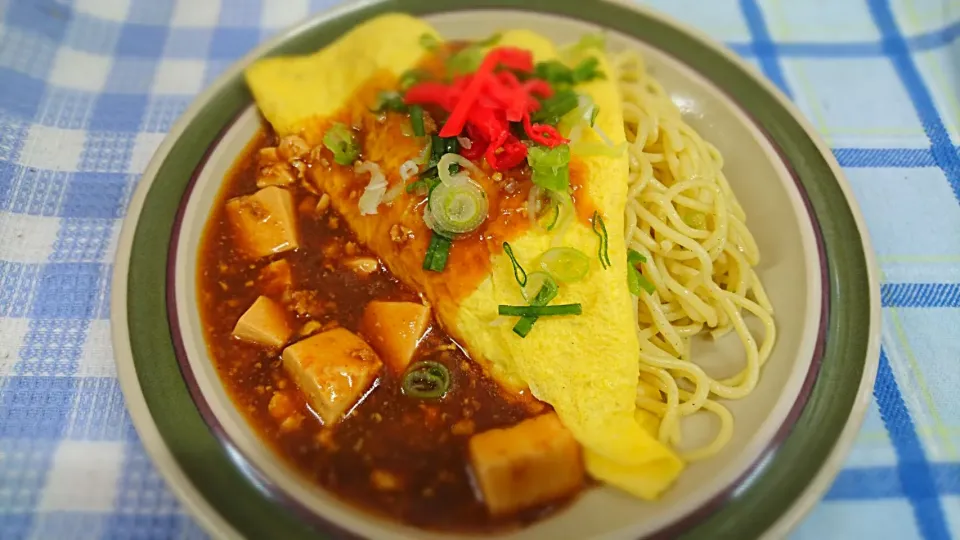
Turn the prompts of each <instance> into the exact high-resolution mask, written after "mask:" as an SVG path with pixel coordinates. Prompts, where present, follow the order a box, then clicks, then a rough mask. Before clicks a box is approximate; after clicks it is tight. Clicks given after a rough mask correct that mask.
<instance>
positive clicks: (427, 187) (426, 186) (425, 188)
mask: <svg viewBox="0 0 960 540" xmlns="http://www.w3.org/2000/svg"><path fill="white" fill-rule="evenodd" d="M434 172H436V171H434ZM439 185H440V179H439V178H437V177H436V176H422V175H421V177H420V178H419V179H418V180H414V181H413V182H410V183H409V184H407V193H417V194H419V195H429V194H430V192H431V191H433V188H435V187H437V186H439Z"/></svg>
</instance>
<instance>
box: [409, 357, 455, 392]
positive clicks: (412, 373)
mask: <svg viewBox="0 0 960 540" xmlns="http://www.w3.org/2000/svg"><path fill="white" fill-rule="evenodd" d="M402 388H403V393H404V395H406V396H410V397H413V398H418V399H440V398H442V397H443V396H445V395H446V393H447V390H449V389H450V370H448V369H447V367H446V366H444V365H443V364H441V363H439V362H433V361H430V360H421V361H420V362H415V363H414V364H412V365H411V366H410V367H409V368H407V371H406V373H404V375H403V386H402Z"/></svg>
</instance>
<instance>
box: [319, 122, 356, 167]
mask: <svg viewBox="0 0 960 540" xmlns="http://www.w3.org/2000/svg"><path fill="white" fill-rule="evenodd" d="M323 145H324V146H326V147H327V149H328V150H330V151H331V152H333V160H334V161H336V162H337V163H339V164H340V165H350V164H352V163H353V162H354V161H356V160H357V158H358V157H360V145H359V144H357V140H356V138H354V136H353V132H352V131H350V128H348V127H347V126H346V124H343V123H340V122H337V123H335V124H334V125H332V126H330V129H328V130H327V132H326V134H324V136H323Z"/></svg>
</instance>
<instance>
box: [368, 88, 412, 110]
mask: <svg viewBox="0 0 960 540" xmlns="http://www.w3.org/2000/svg"><path fill="white" fill-rule="evenodd" d="M406 110H407V105H406V103H404V102H403V96H401V95H400V94H399V93H398V92H394V91H392V90H382V91H380V92H377V101H376V102H374V104H373V112H376V113H382V112H386V111H393V112H405V111H406Z"/></svg>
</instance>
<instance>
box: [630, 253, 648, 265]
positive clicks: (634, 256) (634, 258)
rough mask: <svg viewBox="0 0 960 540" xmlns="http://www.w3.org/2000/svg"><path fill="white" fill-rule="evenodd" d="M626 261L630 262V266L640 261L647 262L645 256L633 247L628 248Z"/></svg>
mask: <svg viewBox="0 0 960 540" xmlns="http://www.w3.org/2000/svg"><path fill="white" fill-rule="evenodd" d="M627 262H628V263H630V265H631V266H634V265H637V264H640V263H645V262H647V258H646V257H644V256H643V253H640V252H639V251H637V250H635V249H628V250H627Z"/></svg>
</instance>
